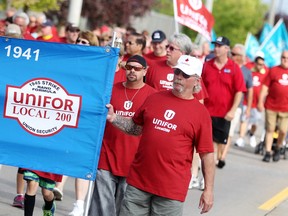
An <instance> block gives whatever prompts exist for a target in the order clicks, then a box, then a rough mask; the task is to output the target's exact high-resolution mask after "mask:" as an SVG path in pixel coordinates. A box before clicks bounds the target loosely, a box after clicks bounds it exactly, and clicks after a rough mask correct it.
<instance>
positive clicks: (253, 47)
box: [245, 32, 259, 61]
mask: <svg viewBox="0 0 288 216" xmlns="http://www.w3.org/2000/svg"><path fill="white" fill-rule="evenodd" d="M245 49H246V56H247V57H248V58H249V59H250V60H251V61H254V57H255V54H256V52H257V51H258V50H259V42H258V40H257V38H256V37H255V36H254V35H252V34H251V33H250V32H249V33H248V34H247V37H246V41H245Z"/></svg>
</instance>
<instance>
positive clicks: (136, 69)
mask: <svg viewBox="0 0 288 216" xmlns="http://www.w3.org/2000/svg"><path fill="white" fill-rule="evenodd" d="M125 69H126V70H132V69H134V71H141V70H143V69H145V68H144V67H135V66H132V65H125Z"/></svg>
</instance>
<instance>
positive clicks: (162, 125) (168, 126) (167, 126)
mask: <svg viewBox="0 0 288 216" xmlns="http://www.w3.org/2000/svg"><path fill="white" fill-rule="evenodd" d="M175 114H176V113H175V112H174V111H173V110H166V111H165V113H164V118H165V119H166V121H164V120H161V119H157V118H153V125H155V126H154V128H155V129H157V130H161V131H164V132H167V133H169V132H170V131H171V130H176V129H177V125H176V124H173V123H171V122H168V121H169V120H172V119H173V118H174V117H175Z"/></svg>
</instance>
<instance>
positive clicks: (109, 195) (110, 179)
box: [88, 169, 127, 216]
mask: <svg viewBox="0 0 288 216" xmlns="http://www.w3.org/2000/svg"><path fill="white" fill-rule="evenodd" d="M126 187H127V183H126V178H125V177H120V176H114V175H113V174H112V173H111V172H109V171H107V170H102V169H98V170H97V174H96V180H95V182H94V191H93V195H92V198H91V205H90V208H89V213H88V215H89V216H95V215H97V216H118V215H119V212H120V208H121V204H122V201H123V198H124V193H125V190H126Z"/></svg>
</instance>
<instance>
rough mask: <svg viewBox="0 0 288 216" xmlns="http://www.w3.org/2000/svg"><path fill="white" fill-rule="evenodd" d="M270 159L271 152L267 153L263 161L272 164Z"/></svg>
mask: <svg viewBox="0 0 288 216" xmlns="http://www.w3.org/2000/svg"><path fill="white" fill-rule="evenodd" d="M270 158H271V154H270V152H266V154H265V155H264V158H263V160H262V161H264V162H270Z"/></svg>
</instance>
